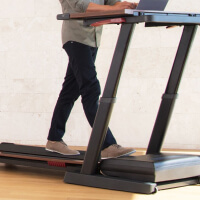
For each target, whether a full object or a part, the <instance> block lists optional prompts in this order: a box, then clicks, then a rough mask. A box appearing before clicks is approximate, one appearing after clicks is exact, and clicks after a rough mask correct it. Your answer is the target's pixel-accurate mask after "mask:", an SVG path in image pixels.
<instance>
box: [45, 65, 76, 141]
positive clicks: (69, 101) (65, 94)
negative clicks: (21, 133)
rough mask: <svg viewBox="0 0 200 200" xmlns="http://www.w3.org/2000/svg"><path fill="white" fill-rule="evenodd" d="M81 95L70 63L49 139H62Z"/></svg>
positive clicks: (55, 110)
mask: <svg viewBox="0 0 200 200" xmlns="http://www.w3.org/2000/svg"><path fill="white" fill-rule="evenodd" d="M78 97H79V89H78V85H77V83H76V80H75V77H74V76H73V73H72V70H71V67H70V63H69V65H68V69H67V73H66V77H65V80H64V83H63V86H62V89H61V92H60V94H59V97H58V100H57V103H56V106H55V109H54V113H53V117H52V121H51V127H50V130H49V135H48V140H51V141H61V140H62V137H63V136H64V133H65V125H66V121H67V119H68V117H69V115H70V113H71V110H72V108H73V105H74V102H75V101H76V100H77V98H78Z"/></svg>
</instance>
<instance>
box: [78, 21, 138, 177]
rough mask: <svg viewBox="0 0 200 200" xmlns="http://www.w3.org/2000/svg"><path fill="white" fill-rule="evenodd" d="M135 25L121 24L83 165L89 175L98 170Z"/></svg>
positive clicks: (83, 171)
mask: <svg viewBox="0 0 200 200" xmlns="http://www.w3.org/2000/svg"><path fill="white" fill-rule="evenodd" d="M134 27H135V25H134V24H122V26H121V30H120V33H119V37H118V41H117V45H116V48H115V52H114V56H113V59H112V63H111V67H110V71H109V74H108V78H107V82H106V85H105V88H104V92H103V96H102V98H101V99H100V104H99V108H98V111H97V115H96V119H95V122H94V125H93V129H92V133H91V137H90V141H89V144H88V148H87V152H86V155H85V159H84V163H83V166H82V170H81V173H82V174H88V175H89V174H94V173H95V172H96V169H97V165H98V161H99V157H100V152H101V148H102V145H103V142H104V140H105V136H106V132H107V129H108V124H109V121H110V117H111V113H112V108H113V103H114V102H115V97H116V93H117V88H118V85H119V80H120V76H121V73H122V68H123V64H124V60H125V56H126V52H127V50H128V46H129V43H130V39H131V35H132V31H133V29H134Z"/></svg>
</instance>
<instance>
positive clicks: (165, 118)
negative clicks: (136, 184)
mask: <svg viewBox="0 0 200 200" xmlns="http://www.w3.org/2000/svg"><path fill="white" fill-rule="evenodd" d="M197 27H198V25H185V26H184V29H183V33H182V37H181V40H180V43H179V47H178V50H177V53H176V57H175V60H174V63H173V66H172V71H171V74H170V77H169V80H168V83H167V87H166V90H165V93H164V94H163V96H162V101H161V104H160V108H159V111H158V115H157V118H156V121H155V124H154V128H153V132H152V135H151V139H150V142H149V145H148V149H147V154H156V153H160V150H161V147H162V143H163V140H164V137H165V134H166V130H167V127H168V124H169V121H170V117H171V114H172V111H173V108H174V103H175V99H176V96H177V91H178V87H179V84H180V81H181V77H182V74H183V71H184V67H185V64H186V60H187V57H188V54H189V51H190V49H191V46H192V42H193V39H194V37H195V33H196V30H197Z"/></svg>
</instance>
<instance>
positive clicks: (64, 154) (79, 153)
mask: <svg viewBox="0 0 200 200" xmlns="http://www.w3.org/2000/svg"><path fill="white" fill-rule="evenodd" d="M45 150H46V151H49V152H54V153H59V154H62V155H64V156H78V155H80V153H79V154H64V153H61V152H59V151H55V150H51V149H47V148H45Z"/></svg>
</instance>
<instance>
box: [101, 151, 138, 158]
mask: <svg viewBox="0 0 200 200" xmlns="http://www.w3.org/2000/svg"><path fill="white" fill-rule="evenodd" d="M135 152H136V150H133V151H130V152H128V153H125V154H122V155H120V156H116V157H102V158H101V159H102V160H106V159H111V158H121V157H125V156H129V155H131V154H133V153H135Z"/></svg>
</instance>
